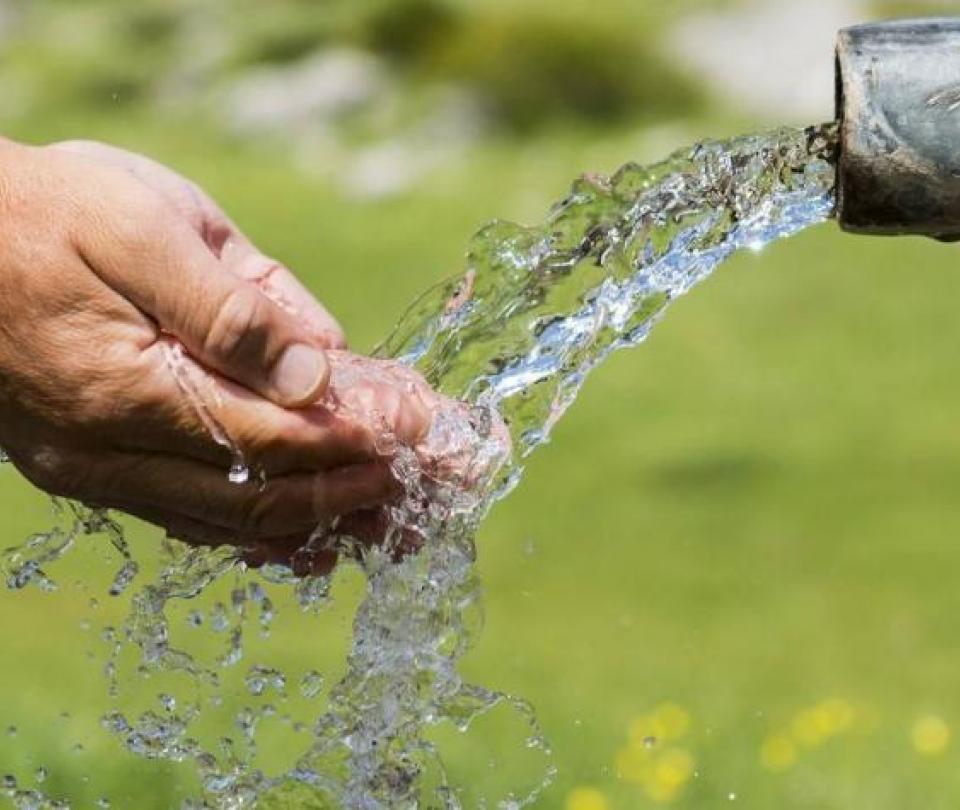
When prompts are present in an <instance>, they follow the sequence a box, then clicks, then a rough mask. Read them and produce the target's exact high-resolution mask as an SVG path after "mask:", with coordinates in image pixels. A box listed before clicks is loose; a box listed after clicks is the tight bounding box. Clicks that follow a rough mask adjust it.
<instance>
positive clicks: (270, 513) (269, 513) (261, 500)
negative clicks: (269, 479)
mask: <svg viewBox="0 0 960 810" xmlns="http://www.w3.org/2000/svg"><path fill="white" fill-rule="evenodd" d="M275 506H276V498H275V497H274V495H273V493H272V490H271V489H270V487H268V488H267V489H265V490H264V491H263V492H258V493H257V494H255V495H249V496H246V497H243V498H241V499H240V500H239V502H238V503H237V529H238V531H240V532H243V533H245V534H252V535H261V534H264V533H266V532H267V531H268V530H269V529H270V528H271V525H272V524H273V523H274V522H275V521H274V512H275Z"/></svg>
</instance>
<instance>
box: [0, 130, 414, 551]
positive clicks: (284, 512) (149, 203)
mask: <svg viewBox="0 0 960 810" xmlns="http://www.w3.org/2000/svg"><path fill="white" fill-rule="evenodd" d="M176 345H182V346H184V347H185V349H186V351H185V353H184V355H183V360H182V363H183V366H184V368H185V369H186V370H187V373H189V374H190V375H191V376H194V377H196V378H198V379H202V380H203V381H204V382H203V385H204V391H205V392H206V394H207V395H208V397H207V399H208V402H209V403H211V408H213V409H214V410H215V412H216V415H217V419H218V420H219V422H220V423H221V425H222V427H223V428H224V431H225V432H226V433H227V435H228V436H229V437H230V439H231V441H232V442H233V443H234V444H235V445H237V446H238V447H239V448H240V449H242V451H243V454H244V457H245V459H246V461H247V462H248V463H249V464H250V466H251V467H253V468H255V469H262V470H263V471H264V472H265V473H266V474H267V480H266V483H265V485H263V486H262V487H260V486H258V485H257V484H256V483H250V484H248V485H242V486H238V485H234V484H231V483H229V482H228V481H227V478H226V470H227V467H228V466H229V463H230V453H229V452H228V450H227V449H225V448H224V447H223V446H222V444H221V443H218V442H217V441H216V439H215V438H214V437H213V436H211V434H210V431H209V429H208V426H206V425H205V424H204V422H203V420H202V419H201V418H200V415H199V414H198V410H197V407H196V403H194V402H191V401H190V400H189V398H188V397H185V396H184V394H183V391H182V390H181V388H180V386H179V385H178V381H177V379H176V378H175V375H174V374H173V373H171V368H170V365H169V362H168V359H169V358H168V354H169V352H170V349H171V347H172V346H176ZM344 346H345V339H344V335H343V332H342V330H341V329H340V327H339V325H338V324H337V322H336V321H335V320H334V319H333V318H332V317H331V316H330V314H329V313H328V312H327V311H326V310H325V309H324V308H323V307H322V306H321V305H320V304H319V303H318V302H317V301H316V300H315V299H314V298H313V297H312V296H311V295H310V294H309V293H308V292H307V291H306V290H305V289H304V288H303V287H302V286H301V285H300V284H299V283H298V282H297V281H296V280H295V278H294V277H293V275H292V274H291V273H290V272H289V271H288V270H286V269H285V268H283V267H281V266H280V265H279V264H278V263H277V262H275V261H273V260H272V259H270V258H268V257H266V256H264V255H263V254H262V253H260V251H258V250H257V249H256V248H255V247H254V246H253V245H252V244H251V243H250V242H249V240H247V239H246V238H245V237H244V236H243V234H242V233H241V232H240V231H239V230H238V229H237V227H236V226H235V225H234V224H233V223H232V222H231V221H230V220H229V219H228V218H227V217H226V216H225V215H224V214H223V212H222V211H220V209H219V208H218V207H217V206H216V205H215V204H214V203H213V202H212V201H211V200H210V199H209V198H208V197H207V196H206V195H205V194H204V193H203V192H202V191H200V189H198V188H197V187H196V186H195V185H194V184H192V183H190V182H189V181H187V180H185V179H183V178H181V177H179V176H178V175H176V174H175V173H173V172H172V171H170V170H169V169H166V168H164V167H162V166H159V165H158V164H155V163H153V162H152V161H149V160H147V159H146V158H142V157H139V156H136V155H131V154H129V153H125V152H122V151H120V150H116V149H112V148H110V147H106V146H103V145H99V144H87V143H68V144H60V145H55V146H49V147H42V148H37V147H26V146H21V145H18V144H14V143H10V142H6V141H4V142H0V446H2V447H3V448H4V449H5V450H6V451H7V452H8V453H9V455H10V457H11V459H12V460H13V462H14V464H16V466H17V467H18V468H19V469H20V470H21V471H22V472H23V473H24V474H25V475H26V476H27V477H28V478H29V479H30V480H31V481H32V482H34V483H35V484H36V485H37V486H39V487H41V488H42V489H45V490H47V491H48V492H51V493H54V494H57V495H63V496H67V497H71V498H76V499H79V500H82V501H84V502H87V503H91V504H96V505H102V506H108V507H114V508H119V509H122V510H124V511H127V512H130V513H131V514H134V515H137V516H139V517H142V518H144V519H146V520H148V521H151V522H153V523H156V524H158V525H160V526H162V527H163V528H165V529H166V530H167V531H168V532H169V533H171V534H173V535H175V536H178V537H183V538H187V539H190V540H192V541H195V542H206V543H221V542H239V543H242V544H247V545H251V546H253V545H257V546H259V547H270V546H271V545H274V544H276V545H277V546H278V547H280V546H281V545H282V544H281V543H280V539H284V538H290V537H301V538H302V537H304V536H306V535H307V534H309V532H310V531H311V530H312V529H313V527H314V526H316V524H317V522H318V521H320V520H326V519H330V518H331V517H332V516H337V515H344V514H348V513H351V512H354V511H356V510H358V509H364V508H371V507H376V506H377V505H379V504H382V503H384V502H386V501H387V500H389V499H390V498H391V497H393V495H394V493H395V483H394V481H393V480H392V477H391V475H390V472H389V469H388V465H387V460H386V459H385V458H384V456H383V453H382V452H380V450H378V446H377V445H378V441H379V439H380V436H381V434H383V433H384V432H385V431H388V432H389V433H391V434H392V435H394V436H395V437H396V440H397V441H399V442H401V443H406V444H416V443H417V442H418V441H419V440H420V439H421V438H422V437H423V436H424V435H426V433H427V430H428V428H429V424H430V419H431V415H430V406H429V403H428V402H427V400H428V398H429V397H430V396H431V393H430V391H429V388H428V387H427V386H426V385H425V384H424V383H423V382H422V381H420V380H418V379H417V378H415V377H411V376H410V375H411V374H412V373H411V372H407V377H406V378H405V381H404V383H403V385H401V384H400V383H399V382H398V381H397V380H396V379H394V378H390V377H385V376H382V375H381V376H379V377H372V376H371V377H369V378H368V379H366V380H364V381H358V384H357V385H356V387H353V388H350V387H347V388H344V387H343V386H342V385H339V384H338V385H337V386H336V388H335V390H334V392H335V394H336V396H338V397H339V398H340V399H341V400H343V401H347V402H351V401H352V402H354V405H355V407H353V408H352V410H351V415H350V417H349V418H348V417H347V416H345V415H344V414H341V413H338V412H336V411H335V410H333V409H331V408H329V407H325V406H323V405H319V404H317V403H322V402H323V401H324V398H325V397H326V396H327V395H328V394H330V393H331V392H330V391H328V386H329V381H330V377H331V372H330V365H331V363H330V360H329V358H328V357H327V353H328V352H337V351H340V350H342V349H343V347H344ZM294 347H296V349H297V352H295V354H296V357H295V358H294V359H295V360H296V362H295V363H294V364H293V365H292V366H291V365H290V364H289V363H287V362H286V361H287V360H288V359H289V358H288V350H290V349H291V348H294ZM338 362H339V361H338ZM353 362H355V363H358V364H361V365H362V364H363V363H365V362H372V361H364V360H360V359H356V360H354V361H353ZM364 414H367V415H368V417H369V418H366V417H365V416H364Z"/></svg>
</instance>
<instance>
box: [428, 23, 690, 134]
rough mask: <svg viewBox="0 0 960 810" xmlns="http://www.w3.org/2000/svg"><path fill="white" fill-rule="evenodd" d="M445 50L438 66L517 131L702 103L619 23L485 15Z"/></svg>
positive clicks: (682, 109) (685, 109)
mask: <svg viewBox="0 0 960 810" xmlns="http://www.w3.org/2000/svg"><path fill="white" fill-rule="evenodd" d="M445 45H446V47H445V48H444V49H442V51H441V52H440V53H439V54H438V56H437V58H436V61H435V63H434V65H435V69H437V70H438V71H439V72H440V73H441V74H443V75H449V76H450V77H453V78H456V79H459V80H461V81H464V82H466V83H467V84H468V85H471V86H473V87H476V88H477V89H479V91H480V92H481V93H482V94H483V96H484V97H485V98H486V99H487V100H488V101H489V103H490V104H491V105H492V106H493V108H494V110H495V112H496V114H497V116H498V117H499V118H500V119H501V120H503V121H505V122H506V123H507V124H509V125H511V126H513V127H516V128H519V129H527V128H530V127H532V126H535V125H537V124H543V123H547V122H549V121H551V120H554V119H556V118H558V117H563V116H569V117H579V118H583V119H587V120H591V121H600V122H609V121H610V120H613V119H617V118H620V119H622V118H626V117H627V116H633V117H638V118H644V117H646V118H648V119H649V118H666V117H670V116H677V115H681V114H689V113H691V112H692V111H695V110H696V109H697V108H698V107H699V105H700V102H701V101H702V96H701V95H700V93H699V92H698V91H697V89H696V87H695V86H694V85H693V84H692V83H691V82H689V81H687V80H685V79H684V78H683V77H682V76H681V75H680V74H679V73H677V72H676V71H675V70H673V69H671V68H670V67H669V66H668V65H667V64H666V63H665V62H664V61H663V60H662V59H661V58H659V57H658V56H657V54H656V52H655V50H654V49H653V48H652V47H651V46H650V43H644V42H643V41H642V40H640V39H639V38H638V37H637V36H636V35H635V33H634V32H633V31H631V30H630V29H629V28H624V27H623V26H622V25H619V24H618V23H617V21H616V20H604V19H602V18H599V17H597V18H591V17H587V18H574V17H569V16H567V17H565V16H563V15H554V16H552V17H543V16H542V15H534V14H529V13H523V12H522V11H520V12H514V13H511V14H502V15H486V16H480V17H478V18H477V19H475V20H473V21H471V23H470V24H468V25H466V26H464V27H463V29H462V31H461V33H460V35H459V36H457V37H453V38H450V39H448V40H447V41H446V43H445Z"/></svg>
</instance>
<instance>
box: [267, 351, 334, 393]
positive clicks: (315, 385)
mask: <svg viewBox="0 0 960 810" xmlns="http://www.w3.org/2000/svg"><path fill="white" fill-rule="evenodd" d="M328 374H329V367H328V366H327V360H326V358H325V357H324V356H323V352H321V351H320V350H319V349H315V348H314V347H313V346H307V345H306V344H304V343H295V344H293V345H292V346H290V347H289V348H288V349H287V350H286V351H285V352H284V353H283V354H282V355H281V356H280V360H279V362H278V363H277V365H276V367H275V368H274V370H273V377H272V379H271V383H272V384H273V387H274V389H275V390H276V392H277V393H278V394H279V395H280V398H281V399H283V401H284V403H285V404H287V405H306V404H309V403H310V402H312V401H313V400H314V399H316V397H317V396H318V395H319V393H320V391H321V390H322V389H323V386H324V384H325V383H326V380H327V375H328Z"/></svg>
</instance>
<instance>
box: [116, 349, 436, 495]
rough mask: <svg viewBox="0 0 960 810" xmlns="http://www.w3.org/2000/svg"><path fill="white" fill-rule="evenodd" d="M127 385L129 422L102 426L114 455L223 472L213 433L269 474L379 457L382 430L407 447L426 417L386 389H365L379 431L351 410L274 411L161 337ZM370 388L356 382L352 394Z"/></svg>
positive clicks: (223, 452) (225, 461)
mask: <svg viewBox="0 0 960 810" xmlns="http://www.w3.org/2000/svg"><path fill="white" fill-rule="evenodd" d="M127 385H128V392H129V399H130V400H131V401H133V402H136V403H137V407H135V408H133V409H132V410H131V412H130V414H129V421H130V424H129V425H128V426H126V429H123V430H118V429H116V424H111V425H108V427H109V428H110V430H109V437H108V439H109V441H110V442H111V443H112V444H113V445H114V446H115V447H117V448H118V449H121V450H125V451H130V452H137V451H155V452H157V453H164V454H172V455H182V456H186V457H189V458H193V459H196V460H198V461H204V462H207V463H210V464H215V465H218V466H220V467H221V468H222V469H224V470H226V469H227V466H228V465H229V464H230V462H231V461H232V459H231V453H230V451H229V450H228V448H226V447H224V446H223V445H222V444H221V443H219V442H218V439H217V436H218V434H219V438H220V439H221V440H222V439H223V438H224V437H226V438H228V439H229V441H230V443H231V444H232V445H233V446H235V447H236V448H239V450H240V451H241V452H242V454H243V456H244V458H245V459H246V461H247V462H248V464H249V465H250V466H251V467H254V468H256V469H258V470H262V471H264V472H266V473H267V474H268V475H270V476H275V475H282V474H288V473H291V472H313V471H318V470H324V469H330V468H332V467H336V466H341V465H344V464H351V463H358V462H362V461H369V460H373V459H375V458H379V457H380V456H381V454H380V452H379V451H380V450H381V449H383V448H382V445H381V444H380V442H379V437H380V435H381V434H383V433H384V432H389V433H391V434H392V435H395V436H396V437H397V438H398V440H399V441H400V442H402V443H405V444H408V445H413V444H415V443H416V442H417V440H418V439H419V436H420V435H422V432H423V430H424V425H425V424H426V422H428V420H429V418H430V415H429V412H428V411H427V410H426V409H425V407H424V406H423V404H422V403H421V402H420V400H419V398H418V397H417V396H415V395H413V394H408V393H405V392H403V391H399V390H397V389H393V388H388V389H386V391H384V390H381V389H379V388H373V389H372V390H369V391H368V394H369V398H371V399H372V400H373V401H374V402H375V404H376V405H378V406H379V408H380V411H379V412H378V413H380V412H382V413H383V414H385V416H384V418H385V419H388V420H389V422H388V424H386V425H381V424H380V423H378V422H377V421H375V419H374V418H373V416H372V415H367V416H366V417H365V416H364V414H363V413H362V412H359V411H357V410H356V409H354V410H352V411H350V412H347V411H346V410H345V409H343V408H339V409H334V408H332V407H327V406H315V407H311V408H302V409H298V410H288V409H285V408H281V407H279V406H277V405H274V404H273V403H272V402H270V401H268V400H265V399H263V398H262V397H258V396H257V395H255V394H252V393H251V392H250V391H248V390H247V389H245V388H243V387H242V386H239V385H237V384H236V383H233V382H232V381H230V380H227V379H226V378H224V377H222V376H220V375H218V374H215V373H211V372H208V371H207V370H206V369H204V368H202V367H201V366H200V365H198V364H197V363H196V361H194V360H193V359H192V358H190V357H189V356H187V355H184V354H183V353H182V352H178V351H177V348H176V344H175V343H174V342H173V341H171V340H169V339H163V340H160V341H158V342H156V343H154V344H152V345H151V346H149V347H148V348H147V349H146V350H145V351H144V352H143V353H142V354H141V355H140V358H139V362H138V364H137V368H136V371H134V372H133V373H132V374H131V375H130V378H129V379H128V381H127ZM370 385H372V384H370V383H358V384H357V386H356V390H355V391H353V392H352V396H353V397H357V396H359V395H360V391H361V390H365V389H368V388H369V387H370ZM211 419H213V420H215V422H216V424H215V425H211V424H210V422H211Z"/></svg>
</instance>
